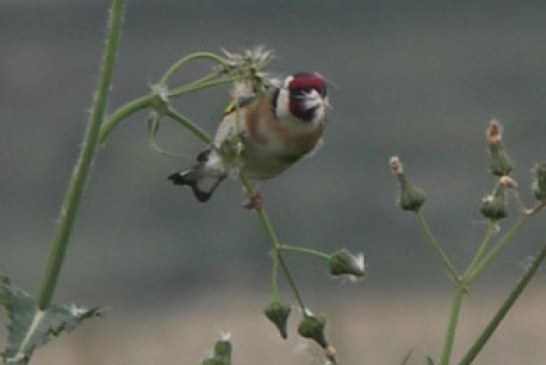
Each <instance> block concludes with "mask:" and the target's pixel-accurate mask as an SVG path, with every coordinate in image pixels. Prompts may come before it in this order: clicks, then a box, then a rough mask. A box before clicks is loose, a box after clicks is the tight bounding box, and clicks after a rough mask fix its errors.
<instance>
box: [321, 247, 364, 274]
mask: <svg viewBox="0 0 546 365" xmlns="http://www.w3.org/2000/svg"><path fill="white" fill-rule="evenodd" d="M328 267H329V269H330V274H332V275H333V276H341V275H348V276H349V278H350V279H351V280H357V279H359V278H362V277H363V276H364V255H363V254H358V255H353V254H352V253H351V252H349V250H347V249H341V250H339V251H336V252H334V253H333V254H332V256H330V259H329V260H328Z"/></svg>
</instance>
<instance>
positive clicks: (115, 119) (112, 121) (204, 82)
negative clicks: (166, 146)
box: [99, 74, 238, 144]
mask: <svg viewBox="0 0 546 365" xmlns="http://www.w3.org/2000/svg"><path fill="white" fill-rule="evenodd" d="M216 77H217V76H216V74H210V75H207V76H205V77H203V78H201V79H199V80H197V81H194V82H192V83H190V84H188V85H184V86H181V87H179V88H176V89H174V90H171V91H169V94H168V97H169V98H173V97H177V96H181V95H183V94H188V93H191V92H195V91H198V90H201V89H206V88H209V87H214V86H218V85H223V84H229V83H232V82H233V81H235V80H237V79H238V78H230V79H221V80H216V79H215V78H216ZM155 97H156V96H155V95H154V94H149V95H144V96H141V97H140V98H138V99H135V100H132V101H130V102H128V103H126V104H125V105H123V106H121V107H120V108H119V109H117V110H116V111H115V112H114V113H113V114H112V115H111V116H110V118H108V120H106V121H105V122H104V123H103V124H102V127H101V130H100V137H99V144H103V143H104V142H105V141H106V139H107V138H108V136H109V135H110V133H111V132H112V131H113V130H114V129H115V128H116V127H117V126H118V125H119V124H120V123H121V122H122V121H123V120H125V119H127V118H128V117H129V116H130V115H132V114H134V113H136V112H138V111H140V110H143V109H146V108H150V107H152V106H153V103H154V98H155ZM171 118H173V117H172V115H171ZM173 119H175V120H176V121H179V122H180V121H181V120H180V118H177V117H174V118H173ZM182 119H186V120H187V118H184V117H183V118H182ZM182 124H184V123H182ZM200 138H201V137H200ZM201 140H203V139H202V138H201ZM207 143H208V142H207Z"/></svg>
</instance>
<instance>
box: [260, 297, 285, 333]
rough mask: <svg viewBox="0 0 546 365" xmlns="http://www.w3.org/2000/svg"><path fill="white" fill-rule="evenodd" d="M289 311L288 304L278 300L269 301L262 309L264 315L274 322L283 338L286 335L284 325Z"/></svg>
mask: <svg viewBox="0 0 546 365" xmlns="http://www.w3.org/2000/svg"><path fill="white" fill-rule="evenodd" d="M290 311H291V308H290V306H289V305H288V304H283V303H281V302H280V301H278V300H274V301H273V302H271V304H269V305H268V306H267V308H266V309H265V311H264V313H265V316H266V317H267V318H268V319H269V320H270V321H271V322H273V323H274V324H275V326H276V327H277V329H278V330H279V333H280V334H281V337H282V338H283V339H286V338H287V337H288V333H287V329H286V327H287V322H288V317H289V316H290Z"/></svg>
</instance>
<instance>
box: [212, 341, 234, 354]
mask: <svg viewBox="0 0 546 365" xmlns="http://www.w3.org/2000/svg"><path fill="white" fill-rule="evenodd" d="M231 350H232V346H231V342H229V340H228V339H220V340H218V341H216V344H215V345H214V356H215V357H217V358H223V359H230V358H231Z"/></svg>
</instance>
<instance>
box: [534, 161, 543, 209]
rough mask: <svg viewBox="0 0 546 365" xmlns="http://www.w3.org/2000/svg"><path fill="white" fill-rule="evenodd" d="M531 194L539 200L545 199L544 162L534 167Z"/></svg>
mask: <svg viewBox="0 0 546 365" xmlns="http://www.w3.org/2000/svg"><path fill="white" fill-rule="evenodd" d="M533 194H534V195H535V198H536V199H537V200H540V201H542V202H543V201H546V163H545V162H543V163H541V164H538V165H537V166H536V167H535V181H533Z"/></svg>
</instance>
